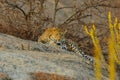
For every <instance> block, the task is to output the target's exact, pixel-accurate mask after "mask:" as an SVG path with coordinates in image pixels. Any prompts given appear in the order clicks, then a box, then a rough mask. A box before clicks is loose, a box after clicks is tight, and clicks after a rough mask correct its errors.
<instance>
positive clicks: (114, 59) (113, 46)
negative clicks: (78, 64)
mask: <svg viewBox="0 0 120 80" xmlns="http://www.w3.org/2000/svg"><path fill="white" fill-rule="evenodd" d="M108 21H109V28H110V39H109V44H108V46H109V72H110V76H109V77H110V80H115V78H116V64H115V63H117V64H120V61H119V58H120V45H119V40H120V38H119V29H120V23H118V19H117V18H115V22H114V23H113V25H112V18H111V13H110V12H109V14H108Z"/></svg>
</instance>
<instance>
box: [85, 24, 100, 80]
mask: <svg viewBox="0 0 120 80" xmlns="http://www.w3.org/2000/svg"><path fill="white" fill-rule="evenodd" d="M85 31H86V33H87V34H89V35H90V37H91V39H92V41H93V44H94V46H95V50H94V51H95V54H94V57H95V65H94V66H95V73H96V80H101V79H102V73H101V61H100V57H101V47H100V44H99V40H98V38H97V36H96V29H95V25H93V26H92V28H91V30H90V32H89V31H88V28H87V26H85Z"/></svg>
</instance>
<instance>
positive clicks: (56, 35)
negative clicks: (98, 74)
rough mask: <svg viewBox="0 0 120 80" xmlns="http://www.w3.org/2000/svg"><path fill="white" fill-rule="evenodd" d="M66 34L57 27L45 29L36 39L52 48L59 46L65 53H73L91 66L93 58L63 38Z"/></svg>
mask: <svg viewBox="0 0 120 80" xmlns="http://www.w3.org/2000/svg"><path fill="white" fill-rule="evenodd" d="M66 32H67V31H66V30H64V29H61V28H58V27H50V28H47V29H46V30H45V32H44V33H43V34H42V35H41V36H39V37H38V42H42V43H45V44H51V45H52V46H53V44H54V45H55V46H59V47H60V48H62V49H65V50H67V51H72V52H74V53H75V55H77V56H80V57H81V58H80V59H82V60H83V61H84V62H86V63H87V64H92V65H93V64H94V58H93V57H92V56H90V55H87V54H86V53H84V52H83V51H82V50H81V49H80V48H79V47H78V45H77V44H76V43H75V42H74V41H72V40H70V39H67V38H65V34H66Z"/></svg>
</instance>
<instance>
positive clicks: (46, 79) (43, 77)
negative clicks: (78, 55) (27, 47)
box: [31, 72, 73, 80]
mask: <svg viewBox="0 0 120 80" xmlns="http://www.w3.org/2000/svg"><path fill="white" fill-rule="evenodd" d="M31 80H73V79H72V78H69V77H65V76H60V75H57V74H50V73H44V72H38V73H31Z"/></svg>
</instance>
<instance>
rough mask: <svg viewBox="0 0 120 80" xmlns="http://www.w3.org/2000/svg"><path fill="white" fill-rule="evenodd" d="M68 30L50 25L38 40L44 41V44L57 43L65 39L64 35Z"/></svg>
mask: <svg viewBox="0 0 120 80" xmlns="http://www.w3.org/2000/svg"><path fill="white" fill-rule="evenodd" d="M65 33H66V30H64V29H62V28H58V27H49V28H47V29H46V30H45V32H44V33H43V34H42V35H41V36H39V37H38V42H42V43H44V44H50V45H53V44H54V45H55V46H56V45H57V44H56V43H59V42H60V41H61V40H63V39H64V35H65Z"/></svg>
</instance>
